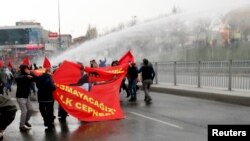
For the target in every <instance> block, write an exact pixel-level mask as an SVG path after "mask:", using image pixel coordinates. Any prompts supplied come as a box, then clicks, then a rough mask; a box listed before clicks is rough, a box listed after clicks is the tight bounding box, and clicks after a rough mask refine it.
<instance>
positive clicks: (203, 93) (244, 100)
mask: <svg viewBox="0 0 250 141" xmlns="http://www.w3.org/2000/svg"><path fill="white" fill-rule="evenodd" d="M150 90H151V91H154V92H160V93H164V94H172V95H179V96H185V97H194V98H200V99H207V100H214V101H220V102H226V103H232V104H238V105H244V106H250V93H249V96H248V95H246V92H245V93H243V94H241V92H236V91H226V90H225V91H223V90H210V89H209V90H204V89H202V88H193V89H191V88H190V89H189V88H182V87H181V86H175V87H174V88H172V87H162V86H158V85H152V87H151V88H150Z"/></svg>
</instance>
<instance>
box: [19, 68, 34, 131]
mask: <svg viewBox="0 0 250 141" xmlns="http://www.w3.org/2000/svg"><path fill="white" fill-rule="evenodd" d="M19 69H20V71H19V72H18V74H17V75H16V77H15V80H16V84H17V89H16V98H17V103H18V105H19V107H20V110H21V117H20V127H19V129H20V131H28V130H30V129H31V124H30V123H29V120H30V117H31V115H32V112H33V107H32V105H31V101H30V86H31V83H32V82H33V81H34V78H35V75H34V74H33V73H32V72H31V71H30V69H29V67H28V66H27V65H25V64H22V65H20V67H19Z"/></svg>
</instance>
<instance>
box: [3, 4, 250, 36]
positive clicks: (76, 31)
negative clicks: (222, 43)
mask: <svg viewBox="0 0 250 141" xmlns="http://www.w3.org/2000/svg"><path fill="white" fill-rule="evenodd" d="M59 1H60V11H61V14H60V17H61V20H60V21H61V33H63V34H72V35H73V37H77V36H80V35H84V34H85V33H86V29H87V27H88V25H89V24H91V25H93V26H96V27H97V29H98V30H100V31H104V30H107V29H110V28H112V27H114V26H117V25H118V24H119V23H126V22H128V21H130V20H131V19H132V17H133V16H136V17H137V19H138V20H140V21H143V20H145V19H150V18H153V17H157V16H159V15H161V14H168V13H170V12H171V9H172V8H173V7H174V6H176V7H179V8H180V9H181V10H182V11H183V12H194V11H196V12H197V11H206V10H218V9H223V8H224V7H232V6H234V5H245V4H250V0H59ZM21 20H34V21H36V22H40V23H41V24H42V26H43V27H44V28H45V29H48V30H51V31H55V32H57V31H58V0H0V26H12V25H14V24H15V22H16V21H21Z"/></svg>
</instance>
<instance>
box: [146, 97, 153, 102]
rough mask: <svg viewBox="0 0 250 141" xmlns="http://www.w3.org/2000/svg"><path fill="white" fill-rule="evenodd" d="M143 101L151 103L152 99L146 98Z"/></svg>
mask: <svg viewBox="0 0 250 141" xmlns="http://www.w3.org/2000/svg"><path fill="white" fill-rule="evenodd" d="M144 101H145V102H147V103H150V102H152V98H150V97H149V98H146V99H144Z"/></svg>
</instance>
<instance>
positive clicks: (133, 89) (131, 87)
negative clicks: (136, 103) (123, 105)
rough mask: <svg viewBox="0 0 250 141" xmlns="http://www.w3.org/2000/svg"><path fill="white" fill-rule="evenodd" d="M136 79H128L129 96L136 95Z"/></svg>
mask: <svg viewBox="0 0 250 141" xmlns="http://www.w3.org/2000/svg"><path fill="white" fill-rule="evenodd" d="M136 81H137V80H136V79H128V88H129V91H130V94H131V97H136Z"/></svg>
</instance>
